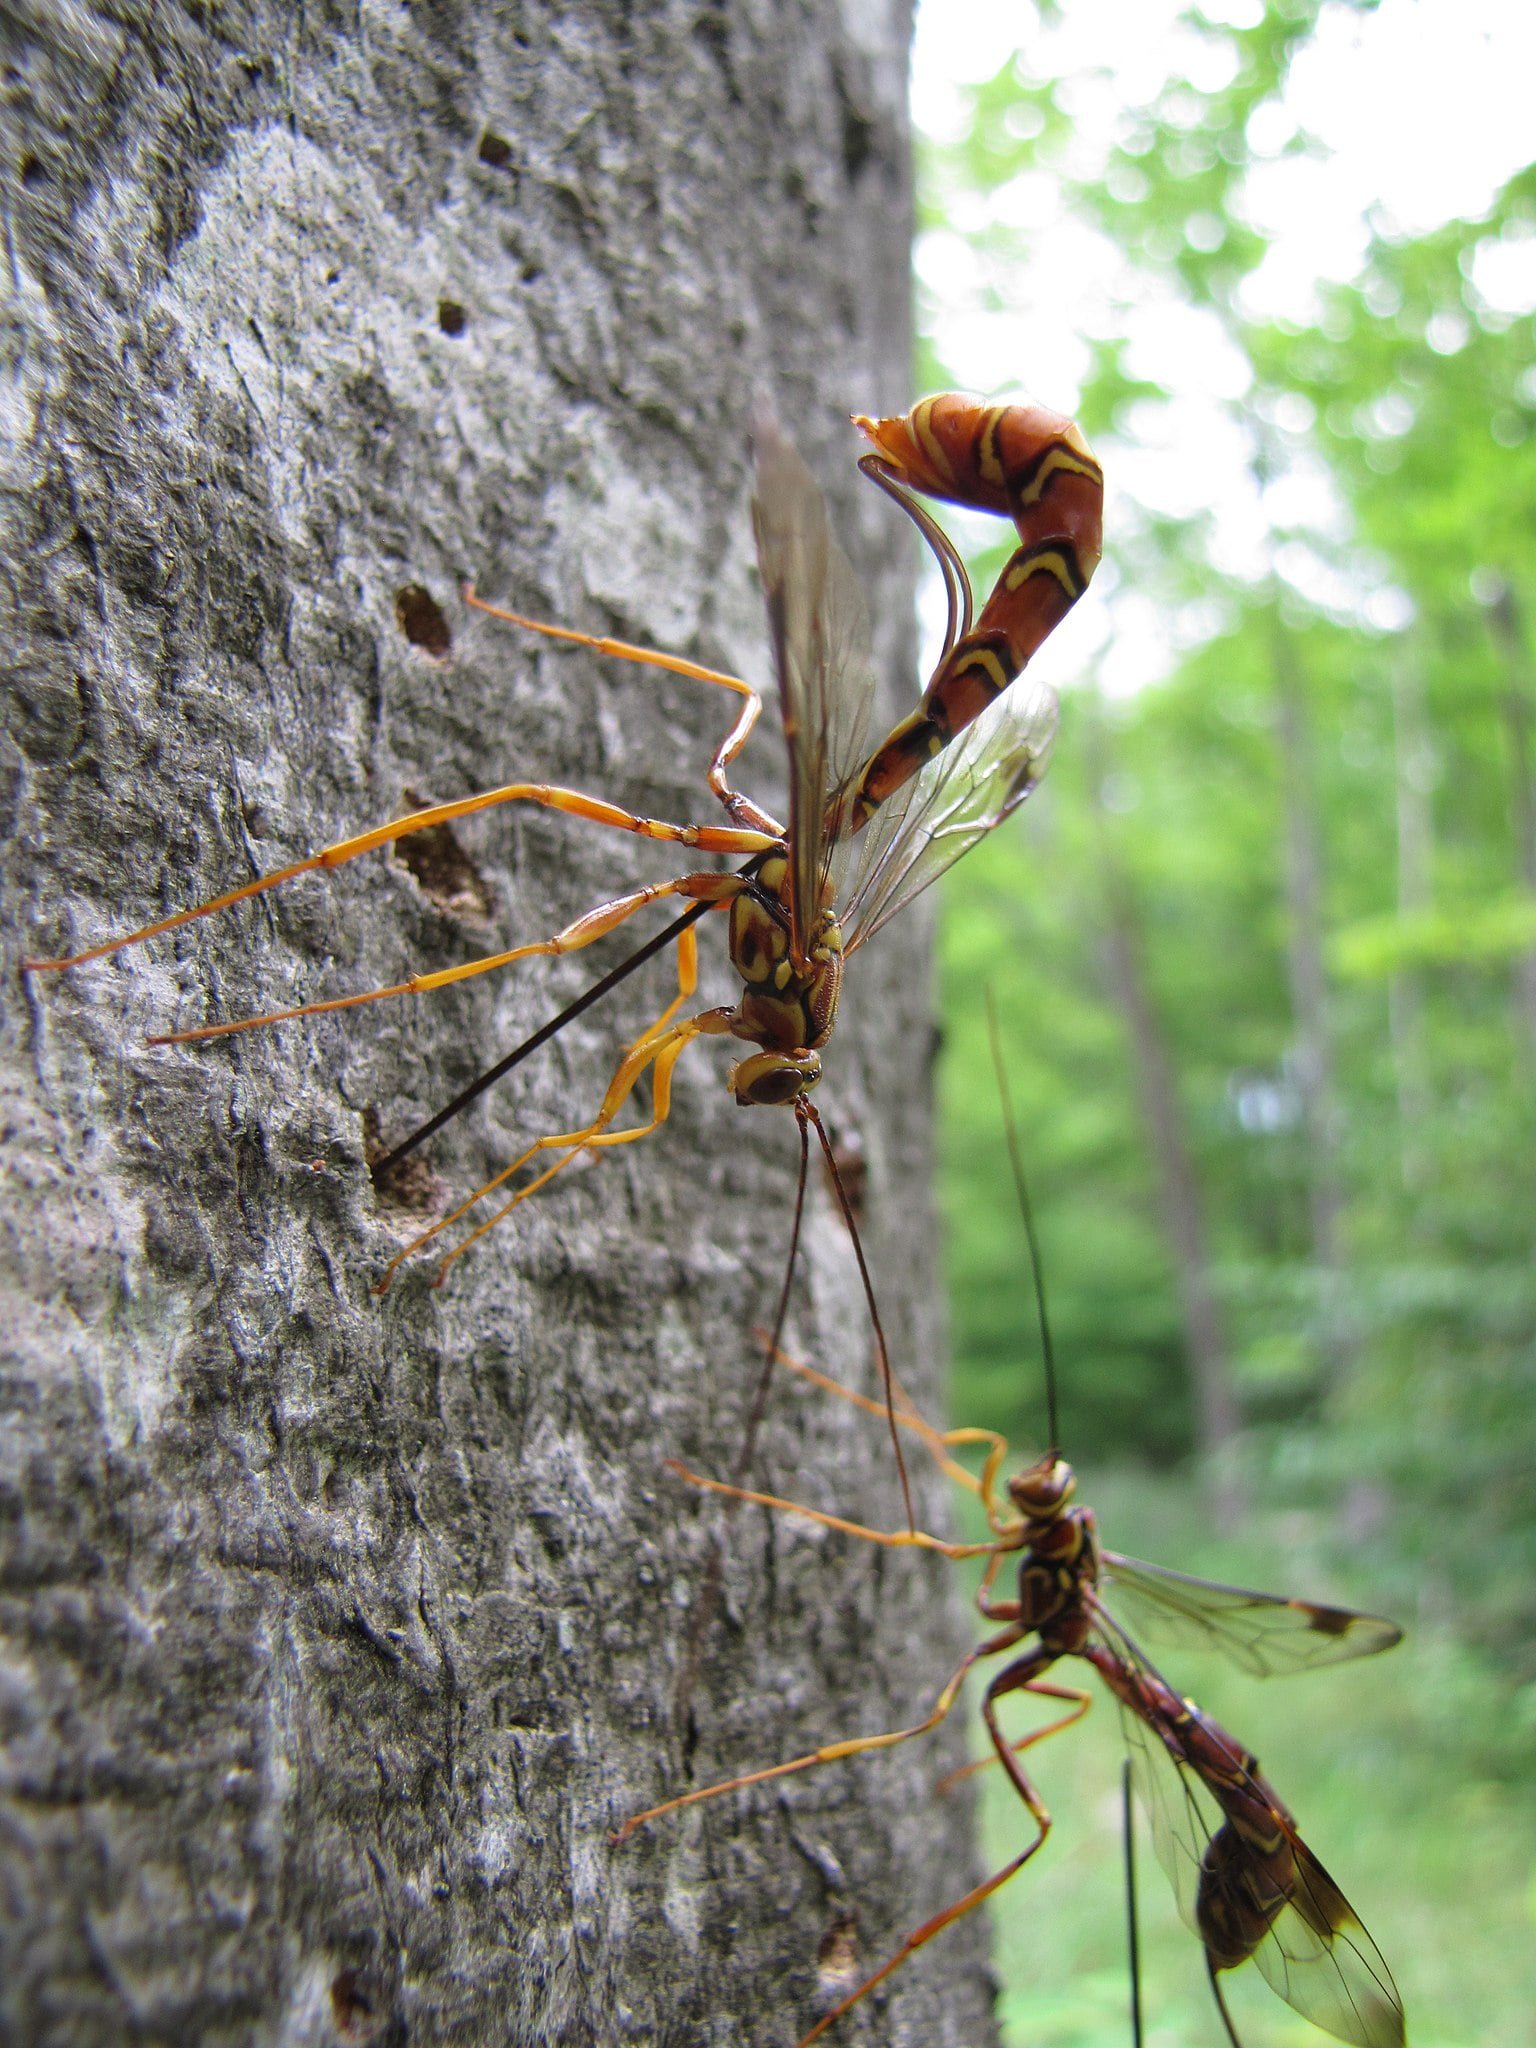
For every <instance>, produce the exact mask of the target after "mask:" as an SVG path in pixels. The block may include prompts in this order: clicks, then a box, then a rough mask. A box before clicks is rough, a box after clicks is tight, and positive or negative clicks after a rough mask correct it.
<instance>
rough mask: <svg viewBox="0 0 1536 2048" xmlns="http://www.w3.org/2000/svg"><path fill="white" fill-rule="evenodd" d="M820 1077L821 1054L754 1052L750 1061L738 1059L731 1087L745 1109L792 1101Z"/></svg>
mask: <svg viewBox="0 0 1536 2048" xmlns="http://www.w3.org/2000/svg"><path fill="white" fill-rule="evenodd" d="M820 1079H821V1055H820V1054H819V1053H814V1052H759V1053H754V1054H753V1055H752V1057H751V1059H749V1060H738V1061H737V1063H736V1065H735V1066H734V1067H732V1069H731V1072H730V1086H731V1090H732V1092H733V1093H734V1095H735V1097H736V1100H737V1101H738V1102H739V1103H740V1104H741V1105H742V1107H743V1108H747V1107H748V1106H749V1105H751V1104H752V1103H759V1104H765V1105H768V1106H770V1107H778V1106H782V1105H783V1104H784V1103H786V1102H793V1101H794V1100H795V1098H796V1096H797V1095H804V1094H805V1093H806V1092H807V1091H808V1090H809V1089H812V1088H814V1087H815V1086H816V1083H817V1082H818V1081H819V1080H820Z"/></svg>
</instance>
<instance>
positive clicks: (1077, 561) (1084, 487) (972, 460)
mask: <svg viewBox="0 0 1536 2048" xmlns="http://www.w3.org/2000/svg"><path fill="white" fill-rule="evenodd" d="M854 424H855V425H856V426H857V427H858V428H859V429H860V431H861V432H862V433H863V434H864V435H865V436H866V438H867V439H868V440H869V441H870V442H871V444H872V445H873V447H874V449H875V453H876V456H877V457H878V461H879V466H880V468H881V470H882V471H883V472H884V473H885V475H887V476H888V477H889V478H890V479H891V480H892V481H893V482H895V483H897V484H900V485H903V486H904V487H906V488H907V489H910V490H914V491H921V492H922V493H924V494H925V495H926V496H928V497H934V498H944V499H947V500H948V501H949V502H951V503H952V504H957V505H969V506H974V507H976V508H977V509H979V510H981V511H984V512H999V513H1002V514H1004V515H1005V516H1006V517H1008V518H1010V519H1011V520H1012V521H1013V523H1014V525H1015V527H1016V528H1017V529H1018V534H1019V541H1020V545H1019V547H1018V548H1017V549H1016V550H1015V551H1014V554H1013V556H1012V557H1011V559H1010V560H1009V562H1008V564H1007V566H1006V567H1005V569H1004V570H1003V573H1002V575H1001V576H1000V577H999V578H998V580H997V583H996V584H995V585H994V587H993V589H992V592H991V594H990V596H989V597H988V599H987V601H986V604H985V605H984V606H983V607H982V612H981V616H980V618H979V619H978V620H977V621H976V623H975V625H974V627H973V628H972V629H971V631H970V632H968V633H965V634H963V635H961V637H960V638H959V639H958V640H956V641H955V643H954V645H953V646H952V647H951V648H950V649H949V651H948V652H947V654H946V655H945V657H944V659H943V661H941V662H940V664H939V666H938V668H937V669H936V670H935V671H934V673H933V676H932V677H931V678H930V680H929V683H928V687H927V689H926V690H925V691H924V692H923V699H922V702H921V704H920V705H919V706H918V708H917V710H916V711H914V712H913V713H912V714H911V716H910V717H908V718H905V719H903V721H902V722H901V724H900V725H898V726H896V727H895V729H894V730H893V731H892V732H891V733H890V734H889V735H888V736H887V737H886V739H885V740H884V741H882V743H881V744H880V746H879V747H878V748H877V749H876V750H875V752H874V753H873V754H872V755H871V756H870V759H869V761H868V763H867V764H866V767H865V770H864V774H863V776H862V777H861V778H860V782H859V787H858V791H857V794H856V797H855V802H854V807H853V824H854V829H855V830H857V829H858V827H859V826H860V825H862V824H864V823H865V821H866V820H867V819H868V818H869V817H870V816H871V815H872V813H873V812H874V811H875V810H877V809H878V808H879V806H880V805H881V804H882V803H884V801H885V800H886V798H887V797H888V796H890V795H891V793H892V792H893V791H894V790H897V789H899V788H900V787H901V785H902V784H903V783H904V782H906V781H907V780H908V779H909V778H910V777H911V776H913V775H915V774H916V773H917V771H918V769H919V768H921V767H922V766H923V764H924V762H926V761H929V760H931V759H932V758H933V757H934V755H936V754H938V753H940V752H942V750H943V749H944V748H945V747H947V746H948V745H949V743H950V741H951V740H952V739H954V738H955V736H956V734H958V733H961V732H963V731H964V730H965V728H966V727H967V726H968V725H970V724H971V722H972V720H973V719H975V718H976V717H978V716H979V714H980V713H981V712H982V711H984V710H985V709H986V707H987V706H988V704H990V703H991V702H992V701H993V699H994V698H996V697H998V696H1000V695H1001V694H1002V692H1003V691H1004V690H1006V689H1007V688H1008V686H1009V684H1010V683H1011V682H1012V681H1013V680H1014V678H1015V677H1016V676H1017V675H1018V674H1019V672H1020V670H1021V669H1023V667H1024V666H1025V664H1026V663H1027V662H1028V661H1029V659H1030V657H1031V656H1032V655H1033V654H1034V653H1035V651H1036V649H1037V648H1038V647H1039V646H1040V645H1041V643H1042V642H1043V641H1044V640H1045V639H1046V638H1047V636H1048V635H1049V634H1050V633H1051V632H1052V631H1053V630H1054V629H1055V627H1056V626H1058V625H1059V624H1060V623H1061V621H1062V619H1064V618H1065V617H1066V615H1067V613H1068V612H1069V611H1070V610H1071V608H1072V606H1073V605H1074V604H1075V603H1076V602H1077V600H1078V598H1079V597H1081V596H1082V594H1083V592H1084V591H1085V590H1086V589H1087V587H1088V582H1089V579H1090V577H1091V576H1092V575H1093V572H1094V570H1095V569H1096V568H1097V567H1098V564H1099V554H1100V550H1101V547H1102V544H1103V532H1104V519H1103V507H1104V477H1103V472H1102V471H1101V470H1100V468H1099V465H1098V463H1097V462H1096V461H1095V460H1094V458H1093V455H1092V452H1091V451H1090V449H1089V447H1088V444H1087V442H1086V441H1085V440H1084V439H1083V436H1082V434H1081V432H1080V431H1079V429H1078V428H1077V426H1076V425H1075V424H1074V423H1073V422H1072V421H1071V420H1069V419H1067V418H1065V417H1064V416H1063V415H1062V414H1061V413H1056V412H1050V411H1048V410H1047V408H1046V407H1045V406H1043V405H984V404H982V403H981V402H980V401H979V400H977V399H974V398H964V397H961V396H960V395H959V394H957V393H955V392H945V393H943V394H941V395H940V396H939V397H936V398H925V399H922V400H921V401H920V402H919V403H918V404H917V405H915V406H913V408H912V410H911V411H910V412H909V413H906V414H904V415H903V416H902V417H900V418H899V419H882V420H872V419H865V418H863V417H859V416H856V417H855V420H854ZM866 459H867V458H866Z"/></svg>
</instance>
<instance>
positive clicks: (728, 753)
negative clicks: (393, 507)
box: [463, 583, 784, 839]
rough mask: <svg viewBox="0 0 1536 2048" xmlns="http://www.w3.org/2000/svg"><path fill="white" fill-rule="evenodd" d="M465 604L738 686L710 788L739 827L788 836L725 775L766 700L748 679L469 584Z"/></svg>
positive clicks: (602, 649) (533, 628) (554, 635)
mask: <svg viewBox="0 0 1536 2048" xmlns="http://www.w3.org/2000/svg"><path fill="white" fill-rule="evenodd" d="M463 596H464V602H465V603H466V604H467V605H470V606H471V607H472V608H473V609H474V610H475V611H477V612H484V613H486V615H487V616H488V617H490V618H493V619H505V620H506V622H507V624H508V625H511V626H524V627H526V628H527V630H528V631H529V632H530V633H543V634H545V635H547V637H548V638H549V639H551V640H569V641H570V642H572V644H573V645H575V646H577V647H590V648H591V650H592V652H593V653H594V654H611V655H613V656H615V657H616V658H617V659H618V660H620V661H633V662H638V663H639V664H640V665H641V666H642V667H645V668H662V669H666V671H667V672H668V674H670V675H674V676H689V677H691V678H692V679H693V681H694V682H698V683H718V684H719V686H720V688H721V689H722V690H734V691H735V692H736V694H737V695H738V696H739V697H743V698H745V700H746V701H745V703H744V704H743V705H742V707H741V716H740V717H739V718H738V719H737V721H736V723H735V724H734V725H733V726H732V727H731V729H730V731H729V732H728V733H727V734H726V736H725V738H724V739H723V740H722V741H721V743H720V746H719V749H718V751H717V752H716V754H715V757H714V759H713V760H712V761H711V762H710V764H709V786H710V788H711V790H713V792H714V794H715V795H716V796H717V797H719V799H720V801H721V803H722V804H724V806H725V809H726V813H727V815H728V816H729V817H731V818H733V819H734V820H735V822H736V823H737V824H738V825H741V824H747V825H754V826H756V827H757V829H758V830H759V831H761V832H768V833H771V834H772V835H773V837H774V838H775V839H782V838H783V837H784V827H783V826H782V825H780V824H777V823H775V821H774V820H773V819H772V818H770V817H769V815H768V813H767V812H766V811H761V810H759V809H758V807H757V805H756V804H754V803H753V802H752V801H751V800H750V798H748V797H745V796H743V795H742V793H741V791H740V790H739V789H732V788H731V787H730V785H729V784H728V783H727V781H726V779H725V771H726V769H727V768H728V767H729V766H730V764H731V763H732V761H734V760H735V758H736V756H737V755H738V754H739V753H740V752H741V750H742V748H743V747H744V746H745V745H746V743H747V735H748V734H749V733H750V732H751V730H752V728H753V726H754V725H756V723H757V721H758V717H759V714H760V713H761V711H762V708H763V700H762V698H761V697H760V696H759V695H758V693H757V691H756V690H754V689H753V687H752V685H751V684H750V683H746V682H743V681H742V679H741V677H740V676H730V675H726V674H725V672H724V671H723V670H722V669H718V668H705V667H703V665H702V664H701V663H699V662H697V661H687V660H685V659H684V658H683V656H682V655H680V654H657V653H656V652H654V650H652V649H651V648H647V647H635V646H633V645H632V644H631V643H630V642H629V641H628V640H609V639H607V638H605V637H603V636H601V635H599V634H595V633H578V632H577V631H576V630H575V629H574V628H573V627H571V626H550V625H546V624H545V623H544V621H543V620H542V619H530V618H526V617H524V615H523V613H521V612H512V611H505V610H503V608H502V607H501V606H500V605H494V604H487V603H486V602H485V599H484V598H483V597H477V596H476V595H475V586H474V585H473V584H472V583H466V584H465V585H464V589H463Z"/></svg>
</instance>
